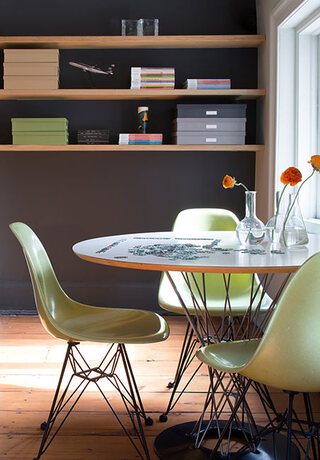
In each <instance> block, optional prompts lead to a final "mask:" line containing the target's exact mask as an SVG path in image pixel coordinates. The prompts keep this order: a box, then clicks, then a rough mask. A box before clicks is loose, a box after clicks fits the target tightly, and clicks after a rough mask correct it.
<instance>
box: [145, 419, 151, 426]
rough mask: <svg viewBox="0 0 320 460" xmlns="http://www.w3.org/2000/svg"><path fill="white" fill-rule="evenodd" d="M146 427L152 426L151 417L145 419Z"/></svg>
mask: <svg viewBox="0 0 320 460" xmlns="http://www.w3.org/2000/svg"><path fill="white" fill-rule="evenodd" d="M144 423H145V424H146V425H147V426H151V425H153V420H152V418H151V417H147V418H146V419H145V422H144Z"/></svg>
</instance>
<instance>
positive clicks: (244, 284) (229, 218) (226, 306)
mask: <svg viewBox="0 0 320 460" xmlns="http://www.w3.org/2000/svg"><path fill="white" fill-rule="evenodd" d="M238 222H239V220H238V218H237V216H236V215H235V214H234V213H233V212H231V211H229V210H226V209H219V208H196V209H185V210H183V211H181V212H180V213H179V214H178V216H177V217H176V220H175V222H174V224H173V228H172V230H173V231H175V232H183V233H186V232H190V234H192V232H201V231H235V229H236V226H237V223H238ZM170 276H171V278H172V280H173V281H174V284H175V285H176V288H177V290H178V291H179V294H180V295H181V297H182V298H183V301H184V303H185V306H186V308H187V309H188V311H189V313H190V314H191V315H193V316H194V315H195V306H194V301H193V299H192V297H191V294H190V290H189V289H188V286H187V284H186V282H185V280H184V279H183V277H182V276H181V274H180V273H177V272H170ZM193 276H194V278H192V279H191V281H190V284H191V286H192V290H193V292H197V289H198V288H199V289H200V291H202V294H203V292H204V287H203V281H202V279H203V278H202V274H200V273H195V274H194V275H193ZM196 285H197V286H198V287H196ZM226 292H228V295H226ZM205 297H206V308H207V312H208V314H209V315H210V316H211V317H218V324H220V325H218V330H217V331H216V332H217V334H216V335H218V336H219V337H217V338H216V339H217V340H219V341H221V340H232V339H233V338H234V337H235V334H237V333H238V332H239V330H240V329H243V328H244V317H246V319H247V315H248V311H249V310H250V316H251V319H253V317H254V316H255V317H256V318H257V316H258V315H259V314H260V313H265V312H266V311H267V310H268V309H269V307H270V305H271V303H272V301H271V299H270V298H269V297H268V295H267V294H266V292H265V290H264V289H263V288H262V285H261V283H260V281H259V279H258V278H257V277H252V275H250V274H233V275H232V277H231V276H230V275H222V274H206V275H205ZM196 298H197V300H198V303H199V304H201V303H202V302H201V300H200V299H199V295H197V294H196ZM226 299H227V300H226ZM158 302H159V305H160V306H161V307H162V308H163V309H164V310H167V311H170V312H173V313H179V314H184V313H185V312H184V309H183V307H182V305H181V302H180V300H179V298H178V297H177V294H176V292H175V290H174V289H173V287H172V284H171V282H170V281H169V278H168V277H167V276H166V275H165V274H163V275H162V277H161V281H160V286H159V292H158ZM249 306H250V308H249ZM237 331H238V332H237ZM197 344H198V341H197V339H195V338H194V332H193V330H192V328H191V327H190V324H189V323H188V325H187V327H186V333H185V337H184V341H183V345H182V349H181V353H180V358H179V361H178V366H177V370H176V374H175V378H174V381H173V382H169V384H168V387H169V388H172V389H173V390H172V393H171V395H170V399H169V403H168V407H167V410H166V411H165V412H164V413H163V414H162V415H161V416H160V421H162V422H165V421H166V420H167V415H168V413H169V412H170V411H171V410H172V409H173V407H174V406H175V405H176V403H177V402H178V400H179V399H180V397H181V395H182V394H183V392H184V390H185V389H186V388H187V386H188V385H189V383H190V382H191V381H192V379H193V377H194V376H195V374H196V373H197V372H198V370H199V367H200V366H201V364H200V365H199V366H198V368H197V369H196V370H195V371H194V372H193V373H192V375H191V377H190V378H189V379H188V381H187V383H186V385H185V386H184V388H183V390H182V391H181V392H180V393H179V394H178V396H177V398H176V399H174V398H175V395H176V392H177V389H178V386H179V385H180V384H181V379H182V377H183V375H184V373H185V371H186V370H187V369H188V367H189V366H190V364H191V362H192V360H193V357H194V350H195V348H196V346H197Z"/></svg>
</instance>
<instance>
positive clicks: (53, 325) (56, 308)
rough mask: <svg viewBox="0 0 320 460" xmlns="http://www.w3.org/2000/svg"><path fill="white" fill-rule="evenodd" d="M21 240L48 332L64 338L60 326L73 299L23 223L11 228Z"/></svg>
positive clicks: (37, 241)
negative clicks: (67, 293)
mask: <svg viewBox="0 0 320 460" xmlns="http://www.w3.org/2000/svg"><path fill="white" fill-rule="evenodd" d="M10 229H11V231H12V232H13V234H14V235H15V236H16V237H17V239H18V241H19V243H20V244H21V246H22V248H23V252H24V255H25V258H26V261H27V265H28V268H29V273H30V276H31V280H32V286H33V292H34V297H35V302H36V306H37V310H38V313H39V317H40V319H41V322H42V324H43V326H44V328H45V329H46V330H47V331H48V332H49V333H50V334H51V335H54V336H55V337H60V336H61V333H60V332H59V326H58V325H59V322H60V321H61V320H62V319H65V318H66V316H67V315H68V311H66V310H67V309H68V306H69V304H70V308H71V303H72V302H71V301H70V300H71V299H69V297H68V296H67V295H66V294H65V292H64V291H63V289H62V288H61V286H60V284H59V282H58V280H57V278H56V275H55V273H54V270H53V268H52V265H51V262H50V260H49V257H48V255H47V253H46V251H45V249H44V247H43V245H42V243H41V241H40V240H39V238H38V237H37V235H36V234H35V233H34V232H33V231H32V230H31V228H30V227H28V226H27V225H26V224H24V223H22V222H15V223H13V224H10Z"/></svg>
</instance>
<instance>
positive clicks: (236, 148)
mask: <svg viewBox="0 0 320 460" xmlns="http://www.w3.org/2000/svg"><path fill="white" fill-rule="evenodd" d="M0 151H1V152H93V151H96V152H111V151H120V152H127V151H128V152H130V151H134V152H138V151H141V152H143V151H153V152H195V151H197V152H263V151H264V145H253V144H251V145H238V144H237V145H229V144H228V145H221V144H220V145H175V144H161V145H118V144H105V145H83V144H81V145H78V144H77V145H75V144H68V145H12V144H2V145H0Z"/></svg>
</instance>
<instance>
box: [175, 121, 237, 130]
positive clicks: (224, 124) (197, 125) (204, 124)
mask: <svg viewBox="0 0 320 460" xmlns="http://www.w3.org/2000/svg"><path fill="white" fill-rule="evenodd" d="M174 130H175V131H210V132H212V131H245V130H246V118H216V119H215V120H208V119H207V118H176V119H175V120H174Z"/></svg>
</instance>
